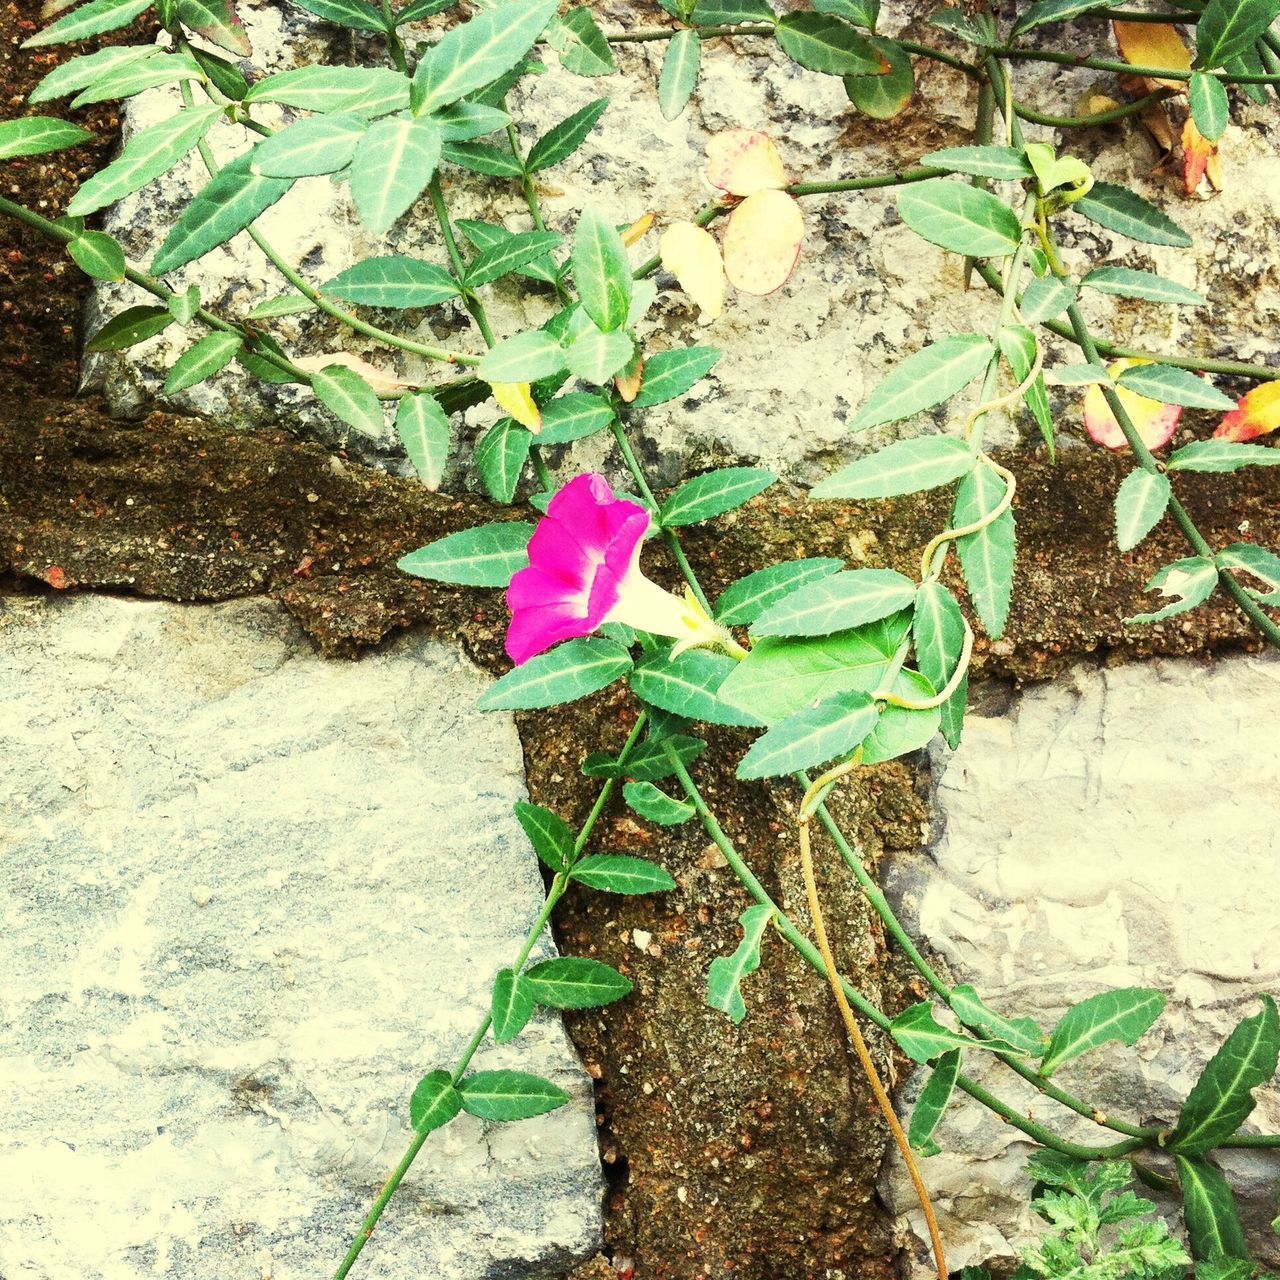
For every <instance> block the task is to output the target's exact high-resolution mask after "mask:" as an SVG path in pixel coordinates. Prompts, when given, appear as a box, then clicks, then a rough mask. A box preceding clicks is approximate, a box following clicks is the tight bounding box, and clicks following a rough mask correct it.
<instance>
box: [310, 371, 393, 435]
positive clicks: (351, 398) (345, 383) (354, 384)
mask: <svg viewBox="0 0 1280 1280" xmlns="http://www.w3.org/2000/svg"><path fill="white" fill-rule="evenodd" d="M311 389H312V390H313V391H314V392H315V393H316V396H317V397H318V398H319V400H320V402H321V404H323V405H324V407H325V408H326V409H328V410H329V412H330V413H332V414H335V415H336V416H337V417H339V418H341V419H342V421H343V422H345V423H346V424H347V425H348V426H349V427H354V428H355V429H356V430H357V431H359V432H360V434H361V435H365V436H369V437H370V438H371V439H375V440H376V439H377V438H378V437H379V436H380V435H382V433H383V431H384V430H386V421H385V420H384V418H383V415H382V405H381V404H380V403H379V401H378V397H377V395H376V394H375V392H374V390H373V388H372V387H371V386H370V385H369V384H368V383H367V382H366V381H365V380H364V379H363V378H362V377H361V376H360V375H359V374H358V373H357V372H356V371H355V370H354V369H348V368H347V367H346V365H342V364H330V365H326V366H325V367H324V368H323V369H321V370H319V371H318V372H317V373H313V374H312V375H311Z"/></svg>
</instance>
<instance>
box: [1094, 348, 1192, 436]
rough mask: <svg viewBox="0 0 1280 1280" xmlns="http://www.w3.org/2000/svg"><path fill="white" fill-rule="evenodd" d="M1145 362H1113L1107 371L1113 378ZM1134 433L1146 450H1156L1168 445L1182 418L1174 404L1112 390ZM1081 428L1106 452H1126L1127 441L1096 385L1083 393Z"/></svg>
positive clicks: (1123, 389) (1120, 388)
mask: <svg viewBox="0 0 1280 1280" xmlns="http://www.w3.org/2000/svg"><path fill="white" fill-rule="evenodd" d="M1143 363H1145V362H1144V361H1142V360H1117V361H1115V363H1114V364H1112V365H1111V366H1110V368H1109V369H1108V370H1107V372H1108V373H1110V375H1111V377H1112V378H1113V379H1115V378H1118V377H1119V376H1120V375H1121V374H1122V373H1124V371H1125V370H1126V369H1132V368H1134V367H1135V366H1136V365H1139V364H1143ZM1114 390H1115V393H1116V395H1117V396H1119V397H1120V403H1121V404H1122V405H1124V408H1125V411H1126V412H1127V413H1128V415H1129V418H1130V420H1131V421H1132V422H1133V425H1134V426H1135V427H1136V428H1137V431H1138V434H1139V435H1140V436H1141V437H1142V441H1143V443H1144V444H1145V445H1146V446H1147V448H1148V449H1160V448H1163V447H1164V446H1165V445H1166V444H1168V443H1169V440H1170V438H1171V437H1172V436H1173V431H1174V428H1175V427H1176V426H1177V425H1178V419H1179V417H1181V415H1182V408H1181V406H1180V405H1176V404H1161V403H1160V402H1159V401H1158V400H1151V399H1148V398H1147V397H1146V396H1140V395H1138V394H1137V393H1136V392H1133V391H1128V390H1126V389H1125V388H1124V387H1116V388H1114ZM1084 425H1085V430H1086V431H1088V433H1089V438H1090V439H1091V440H1093V441H1094V442H1095V443H1097V444H1100V445H1103V446H1104V447H1106V448H1108V449H1127V448H1128V447H1129V446H1128V442H1127V441H1126V440H1125V438H1124V432H1123V431H1121V430H1120V424H1119V423H1118V422H1117V421H1116V418H1115V414H1113V413H1112V412H1111V406H1110V405H1109V404H1108V403H1107V400H1106V397H1105V396H1104V395H1103V391H1102V388H1101V387H1100V386H1096V385H1095V386H1092V387H1090V388H1089V390H1088V391H1086V392H1085V394H1084Z"/></svg>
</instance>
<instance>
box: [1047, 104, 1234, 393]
mask: <svg viewBox="0 0 1280 1280" xmlns="http://www.w3.org/2000/svg"><path fill="white" fill-rule="evenodd" d="M1215 83H1216V82H1215ZM1080 283H1081V284H1082V285H1084V286H1085V287H1086V288H1089V289H1098V290H1099V291H1101V292H1102V293H1118V294H1120V295H1121V297H1125V298H1143V299H1145V300H1146V301H1147V302H1169V303H1180V304H1184V305H1186V306H1191V307H1207V306H1208V305H1209V300H1208V299H1207V298H1206V297H1205V296H1204V295H1203V294H1200V293H1197V292H1196V291H1195V290H1194V289H1188V288H1187V286H1186V285H1183V284H1176V283H1175V282H1174V281H1172V280H1166V279H1165V278H1164V277H1163V276H1158V275H1156V274H1155V272H1153V271H1135V270H1133V269H1132V268H1131V267H1095V268H1094V269H1093V270H1092V271H1090V272H1089V273H1088V274H1087V275H1086V276H1084V277H1083V278H1082V279H1081V281H1080ZM1024 317H1025V313H1024ZM1151 367H1153V368H1163V367H1165V366H1160V365H1156V366H1151ZM1183 372H1185V371H1183Z"/></svg>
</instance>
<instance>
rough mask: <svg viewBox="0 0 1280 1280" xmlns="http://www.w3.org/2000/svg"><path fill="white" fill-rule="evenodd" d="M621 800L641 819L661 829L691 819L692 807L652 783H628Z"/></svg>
mask: <svg viewBox="0 0 1280 1280" xmlns="http://www.w3.org/2000/svg"><path fill="white" fill-rule="evenodd" d="M622 795H623V798H624V799H625V800H626V802H627V804H629V805H630V806H631V808H632V809H634V810H635V811H636V813H638V814H639V815H640V816H641V817H642V818H647V819H648V820H649V821H650V822H656V823H657V824H658V825H659V826H662V827H675V826H679V825H680V823H682V822H688V821H689V819H690V818H692V817H693V814H694V809H693V805H691V804H686V803H685V802H684V801H683V800H674V799H672V797H671V796H669V795H667V793H666V792H665V791H663V790H661V789H660V788H658V787H655V786H654V785H653V783H652V782H628V783H627V784H626V786H624V787H623V788H622Z"/></svg>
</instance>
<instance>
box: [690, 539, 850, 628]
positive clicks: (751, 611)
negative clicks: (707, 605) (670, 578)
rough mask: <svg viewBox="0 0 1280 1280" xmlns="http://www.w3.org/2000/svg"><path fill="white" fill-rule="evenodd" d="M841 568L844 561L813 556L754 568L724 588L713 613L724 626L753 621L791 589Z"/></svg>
mask: <svg viewBox="0 0 1280 1280" xmlns="http://www.w3.org/2000/svg"><path fill="white" fill-rule="evenodd" d="M843 568H844V561H843V560H835V559H832V558H831V557H830V556H815V557H812V558H809V559H805V560H789V561H785V562H784V563H782V564H775V565H770V566H769V567H768V568H767V569H757V570H756V571H755V573H749V574H747V576H746V577H745V578H739V579H738V581H737V582H735V583H734V584H733V585H732V586H731V587H728V588H726V590H725V591H724V593H723V594H722V595H721V596H720V598H719V599H718V600H717V601H716V606H715V611H714V612H715V616H716V618H717V619H718V620H719V621H720V622H723V623H724V624H725V625H726V626H740V625H743V624H745V623H748V622H754V621H755V620H756V619H757V618H758V617H759V616H760V615H761V614H762V613H764V611H765V610H766V609H768V608H770V607H771V606H773V605H775V604H777V603H778V602H779V601H781V600H784V599H786V597H787V596H789V595H791V593H792V592H793V591H798V590H799V589H800V588H801V587H803V586H805V585H807V584H808V583H810V582H816V581H818V580H819V579H820V578H827V577H830V576H831V574H833V573H835V572H837V571H838V570H840V569H843Z"/></svg>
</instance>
